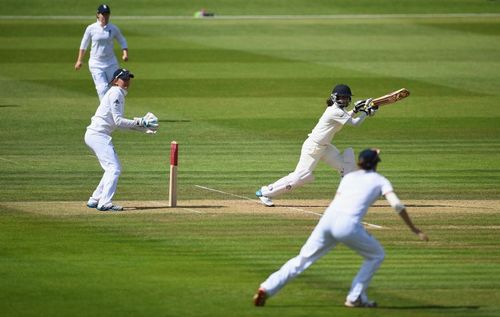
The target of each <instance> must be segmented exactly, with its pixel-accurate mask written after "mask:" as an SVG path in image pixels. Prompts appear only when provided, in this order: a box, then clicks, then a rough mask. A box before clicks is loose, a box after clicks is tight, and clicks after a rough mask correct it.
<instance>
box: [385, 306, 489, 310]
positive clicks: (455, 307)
mask: <svg viewBox="0 0 500 317" xmlns="http://www.w3.org/2000/svg"><path fill="white" fill-rule="evenodd" d="M377 308H378V309H394V310H409V309H443V310H447V309H469V310H477V309H479V308H481V306H472V305H469V306H445V305H415V306H379V307H377Z"/></svg>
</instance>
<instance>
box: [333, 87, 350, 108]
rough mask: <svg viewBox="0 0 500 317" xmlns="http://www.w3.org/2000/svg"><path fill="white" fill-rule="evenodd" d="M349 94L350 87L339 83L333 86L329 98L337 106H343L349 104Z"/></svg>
mask: <svg viewBox="0 0 500 317" xmlns="http://www.w3.org/2000/svg"><path fill="white" fill-rule="evenodd" d="M351 96H352V92H351V88H349V86H347V85H344V84H340V85H337V86H335V87H334V88H333V90H332V95H331V97H330V98H331V100H332V102H333V103H336V104H337V106H338V107H340V108H345V107H347V106H349V103H351Z"/></svg>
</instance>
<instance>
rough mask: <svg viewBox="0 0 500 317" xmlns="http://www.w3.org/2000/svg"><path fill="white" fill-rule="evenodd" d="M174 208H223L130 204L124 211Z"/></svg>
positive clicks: (216, 207)
mask: <svg viewBox="0 0 500 317" xmlns="http://www.w3.org/2000/svg"><path fill="white" fill-rule="evenodd" d="M176 208H192V209H204V208H210V209H219V208H224V206H214V205H193V206H184V205H182V206H179V205H177V206H176V207H170V206H168V205H164V206H137V207H134V206H131V207H124V210H125V211H129V210H154V209H176Z"/></svg>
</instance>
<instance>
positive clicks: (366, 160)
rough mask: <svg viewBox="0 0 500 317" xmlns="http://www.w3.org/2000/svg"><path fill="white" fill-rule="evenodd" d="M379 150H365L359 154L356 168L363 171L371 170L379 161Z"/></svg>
mask: <svg viewBox="0 0 500 317" xmlns="http://www.w3.org/2000/svg"><path fill="white" fill-rule="evenodd" d="M379 153H380V150H379V149H366V150H363V151H361V153H359V157H358V166H359V167H361V168H362V169H365V170H370V169H373V168H374V167H375V166H377V163H378V162H380V161H381V159H380V157H379Z"/></svg>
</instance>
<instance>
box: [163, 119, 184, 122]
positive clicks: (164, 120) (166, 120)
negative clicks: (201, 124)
mask: <svg viewBox="0 0 500 317" xmlns="http://www.w3.org/2000/svg"><path fill="white" fill-rule="evenodd" d="M158 122H191V120H168V119H163V120H158Z"/></svg>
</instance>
